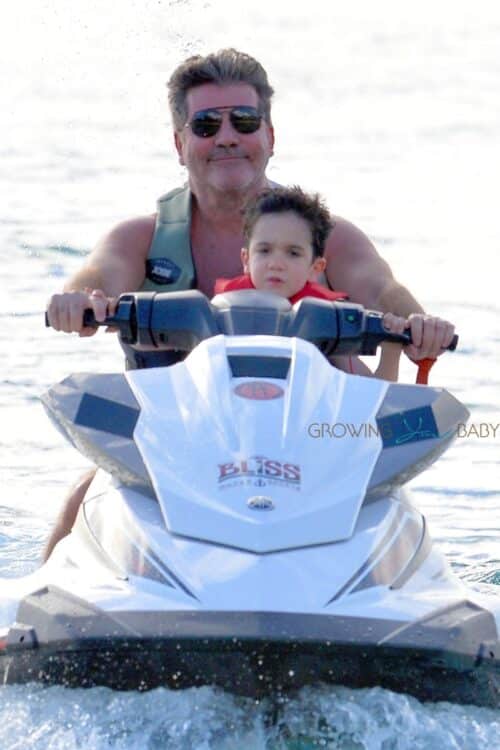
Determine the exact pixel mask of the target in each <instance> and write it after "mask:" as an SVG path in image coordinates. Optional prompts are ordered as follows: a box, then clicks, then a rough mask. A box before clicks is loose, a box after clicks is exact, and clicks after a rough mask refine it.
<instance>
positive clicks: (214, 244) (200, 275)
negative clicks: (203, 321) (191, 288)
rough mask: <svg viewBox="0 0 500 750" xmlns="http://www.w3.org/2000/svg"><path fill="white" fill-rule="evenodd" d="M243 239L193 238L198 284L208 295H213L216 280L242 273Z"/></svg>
mask: <svg viewBox="0 0 500 750" xmlns="http://www.w3.org/2000/svg"><path fill="white" fill-rule="evenodd" d="M240 253H241V240H239V239H238V240H236V241H235V240H231V241H229V240H228V239H227V238H224V239H220V240H219V241H217V239H215V238H214V239H208V240H207V239H205V241H203V240H201V241H196V238H192V254H193V262H194V267H195V271H196V282H197V283H196V286H197V288H198V289H199V290H200V291H201V292H203V293H204V294H206V295H207V296H208V297H211V296H212V295H213V290H214V284H215V280H216V279H218V278H219V277H226V278H231V277H232V276H238V275H239V274H240V273H242V265H241V256H240Z"/></svg>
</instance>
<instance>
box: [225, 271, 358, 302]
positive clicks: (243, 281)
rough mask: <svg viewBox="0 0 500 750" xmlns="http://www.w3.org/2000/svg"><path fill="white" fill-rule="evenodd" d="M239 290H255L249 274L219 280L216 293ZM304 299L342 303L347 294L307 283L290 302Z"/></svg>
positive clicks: (310, 282) (311, 282)
mask: <svg viewBox="0 0 500 750" xmlns="http://www.w3.org/2000/svg"><path fill="white" fill-rule="evenodd" d="M238 289H255V287H254V285H253V283H252V279H251V278H250V276H249V275H248V274H246V273H245V274H242V275H241V276H235V277H234V278H233V279H217V281H216V282H215V289H214V293H215V294H222V292H234V291H236V290H238ZM304 297H319V299H328V300H330V301H335V300H337V301H341V300H345V299H347V294H346V293H345V292H334V291H333V289H327V288H326V286H322V285H321V284H316V283H315V282H313V281H307V282H306V283H305V284H304V286H303V287H302V289H300V291H298V292H296V293H295V294H294V295H293V296H292V297H290V300H289V301H290V302H291V303H292V305H293V304H295V302H298V301H299V299H304Z"/></svg>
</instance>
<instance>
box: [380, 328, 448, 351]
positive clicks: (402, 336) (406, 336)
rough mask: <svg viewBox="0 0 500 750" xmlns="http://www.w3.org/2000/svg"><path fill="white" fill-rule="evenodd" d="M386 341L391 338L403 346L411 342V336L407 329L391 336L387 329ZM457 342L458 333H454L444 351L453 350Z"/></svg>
mask: <svg viewBox="0 0 500 750" xmlns="http://www.w3.org/2000/svg"><path fill="white" fill-rule="evenodd" d="M386 333H387V339H386V340H387V341H389V340H392V341H394V343H398V344H403V346H407V345H408V344H412V343H413V342H412V338H411V332H410V331H409V330H407V331H405V332H404V333H396V334H394V336H393V337H392V336H391V334H390V333H389V332H388V331H387V332H386ZM457 344H458V335H457V334H456V333H455V334H454V336H453V338H452V340H451V343H450V344H448V346H447V347H446V348H445V350H444V351H447V352H454V351H455V349H456V348H457Z"/></svg>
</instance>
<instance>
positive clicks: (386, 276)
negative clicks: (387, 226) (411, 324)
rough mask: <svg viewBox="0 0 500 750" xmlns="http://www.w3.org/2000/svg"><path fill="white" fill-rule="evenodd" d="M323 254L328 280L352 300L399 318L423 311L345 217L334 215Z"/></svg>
mask: <svg viewBox="0 0 500 750" xmlns="http://www.w3.org/2000/svg"><path fill="white" fill-rule="evenodd" d="M325 257H326V260H327V266H326V276H327V279H328V282H329V284H330V285H331V286H332V287H333V288H334V289H341V290H342V291H343V292H347V294H348V295H349V297H350V299H351V300H352V301H353V302H359V303H360V304H362V305H364V307H366V308H368V309H370V310H380V311H381V312H392V313H394V314H395V315H399V316H400V317H402V318H407V317H408V316H409V315H411V314H412V313H423V312H424V311H423V308H422V307H421V305H419V303H418V302H417V300H416V299H415V297H413V295H412V294H411V293H410V292H409V291H408V289H406V287H404V286H402V284H399V283H398V282H397V281H396V279H395V278H394V276H393V273H392V271H391V269H390V267H389V265H388V263H386V261H385V260H384V259H383V258H381V256H380V255H379V254H378V252H377V251H376V249H375V247H374V245H373V244H372V242H370V240H369V239H368V237H367V236H366V235H365V234H363V232H362V231H361V230H360V229H358V228H357V227H355V226H354V224H351V223H350V222H348V221H346V220H345V219H341V218H338V217H335V227H334V229H333V231H332V232H331V234H330V237H329V238H328V242H327V246H326V251H325Z"/></svg>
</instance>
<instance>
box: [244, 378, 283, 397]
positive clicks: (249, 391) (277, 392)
mask: <svg viewBox="0 0 500 750" xmlns="http://www.w3.org/2000/svg"><path fill="white" fill-rule="evenodd" d="M234 392H235V393H236V395H237V396H241V398H250V399H253V400H254V401H271V399H273V398H281V397H282V396H283V394H284V390H283V388H280V386H279V385H275V384H274V383H267V382H266V381H265V380H250V381H249V382H248V383H240V385H237V386H236V388H235V389H234Z"/></svg>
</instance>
